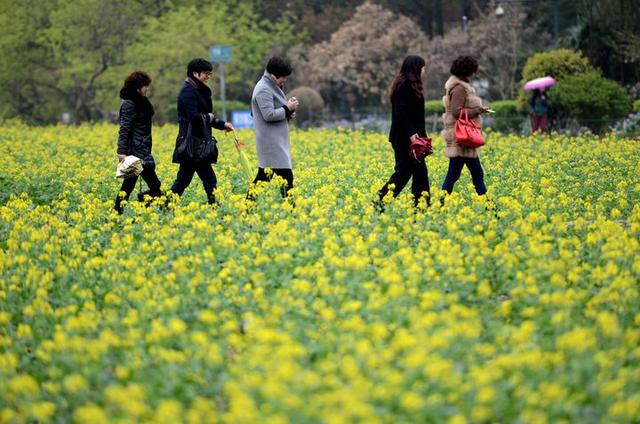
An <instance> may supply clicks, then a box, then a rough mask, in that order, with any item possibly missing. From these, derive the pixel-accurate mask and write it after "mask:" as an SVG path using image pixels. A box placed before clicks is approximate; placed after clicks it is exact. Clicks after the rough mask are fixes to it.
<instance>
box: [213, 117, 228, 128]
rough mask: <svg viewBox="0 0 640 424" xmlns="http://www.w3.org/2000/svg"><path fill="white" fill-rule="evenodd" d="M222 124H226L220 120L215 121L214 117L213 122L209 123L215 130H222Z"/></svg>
mask: <svg viewBox="0 0 640 424" xmlns="http://www.w3.org/2000/svg"><path fill="white" fill-rule="evenodd" d="M224 124H226V122H225V121H223V120H222V119H216V117H215V116H214V117H213V120H212V121H211V122H210V125H211V127H212V128H215V129H217V130H221V131H222V130H224Z"/></svg>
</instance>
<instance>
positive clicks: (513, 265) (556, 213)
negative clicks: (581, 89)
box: [0, 123, 640, 423]
mask: <svg viewBox="0 0 640 424" xmlns="http://www.w3.org/2000/svg"><path fill="white" fill-rule="evenodd" d="M154 132H155V133H154V154H155V157H156V162H157V163H158V168H157V169H158V174H159V176H160V179H161V180H162V183H163V188H165V189H166V188H168V187H169V186H170V184H171V182H172V180H173V178H174V177H175V172H176V165H174V164H172V163H171V152H172V149H173V146H174V141H175V133H176V128H175V127H174V126H164V127H160V128H157V129H154ZM116 134H117V127H116V126H113V125H108V124H99V125H83V126H79V127H65V126H53V127H43V128H34V127H28V126H24V125H22V124H19V123H6V124H4V125H3V126H1V127H0V149H1V151H2V153H3V155H2V166H1V168H0V422H2V423H32V422H43V423H46V422H77V423H107V422H145V423H146V422H149V423H152V422H153V423H161V422H167V423H180V422H183V423H210V422H219V423H257V422H268V423H313V422H318V423H321V422H323V423H344V422H366V423H397V422H407V423H409V422H412V423H413V422H434V423H435V422H438V423H439V422H450V423H483V422H522V423H547V422H549V423H558V422H576V423H595V422H613V423H622V422H638V421H640V297H639V280H640V204H639V202H638V200H639V199H640V144H638V140H620V139H617V138H616V137H614V136H609V137H604V138H596V137H591V136H590V137H581V138H569V137H566V136H561V135H554V136H544V137H543V136H540V137H530V138H522V137H517V136H506V135H500V134H495V133H493V134H492V133H488V145H487V146H486V147H485V148H483V149H482V153H481V156H482V160H483V163H484V167H485V171H486V175H487V183H488V187H489V196H488V199H490V200H489V201H487V199H485V198H482V197H477V196H476V195H475V194H473V193H474V190H473V188H472V187H471V181H470V177H469V176H468V175H467V174H465V175H463V177H462V179H461V180H460V182H459V183H458V185H457V186H456V192H455V193H454V194H453V195H452V196H451V197H449V198H448V199H447V201H446V203H445V204H444V206H440V203H439V202H438V201H437V199H438V198H439V197H440V196H441V195H442V192H440V191H439V190H438V189H437V188H436V187H439V185H440V184H441V183H442V180H443V178H444V174H445V172H446V166H447V161H446V159H445V158H444V157H443V156H442V150H443V141H442V139H440V138H439V137H436V139H435V149H436V154H434V155H433V156H430V157H429V158H428V159H427V162H428V167H429V174H430V180H431V185H432V187H433V189H432V195H433V198H434V199H435V200H436V201H435V202H434V204H433V205H432V206H431V207H429V208H421V209H418V210H417V211H415V210H414V209H413V207H412V201H411V199H410V197H409V194H408V193H405V194H403V195H401V196H400V197H399V198H398V199H396V200H395V201H392V202H390V203H389V204H388V205H387V207H386V210H385V213H384V214H380V213H378V212H376V210H375V208H374V206H373V205H372V203H371V201H372V200H373V199H374V198H375V193H376V191H377V190H378V189H379V187H380V186H381V185H382V184H383V183H384V181H385V179H386V178H387V177H388V176H389V174H390V172H391V170H392V167H393V157H392V151H391V148H390V146H389V145H388V143H387V142H386V135H384V134H375V133H363V132H355V131H348V130H308V131H295V130H294V131H293V132H292V146H293V158H294V167H295V169H294V172H295V177H296V179H295V185H296V188H295V189H294V191H293V193H292V196H291V199H290V200H286V201H283V200H282V199H281V198H280V193H279V190H278V186H277V184H278V183H277V182H276V181H274V182H272V183H271V184H268V185H266V186H264V187H261V188H260V191H261V193H260V195H259V196H258V200H257V202H256V203H255V204H253V205H252V204H247V203H246V201H245V195H246V190H247V181H246V175H245V174H244V173H243V169H242V167H241V164H240V162H239V160H238V155H237V153H236V152H235V151H234V146H233V141H232V140H231V137H225V136H224V135H221V134H220V135H219V145H220V160H219V164H218V165H216V167H215V169H216V172H217V175H218V180H219V187H218V191H217V198H218V199H219V206H218V207H217V208H211V207H209V206H208V205H206V204H205V203H206V201H205V200H206V199H205V195H204V193H203V191H202V188H201V186H200V184H199V181H197V180H196V181H194V183H193V184H192V185H191V187H190V188H189V189H188V190H187V192H186V193H185V195H184V196H183V198H181V199H179V200H178V201H177V202H173V203H170V204H169V206H168V207H165V206H164V205H160V204H156V205H152V206H150V207H145V206H144V205H142V204H140V203H138V202H133V201H132V202H130V203H129V204H128V205H127V206H126V208H125V214H124V215H122V216H118V215H117V214H115V213H114V212H113V211H112V206H113V199H114V197H115V195H116V191H117V189H118V188H119V183H120V181H119V180H116V179H115V178H114V171H115V164H116V163H115V161H116V159H115V141H116ZM252 137H253V134H252V133H251V132H241V133H240V138H241V139H242V140H243V141H245V142H247V147H248V148H247V154H248V156H249V159H250V160H251V161H252V162H253V163H255V162H256V158H255V152H254V151H253V144H252ZM136 191H137V189H136ZM407 192H408V190H407ZM132 198H135V193H134V196H132Z"/></svg>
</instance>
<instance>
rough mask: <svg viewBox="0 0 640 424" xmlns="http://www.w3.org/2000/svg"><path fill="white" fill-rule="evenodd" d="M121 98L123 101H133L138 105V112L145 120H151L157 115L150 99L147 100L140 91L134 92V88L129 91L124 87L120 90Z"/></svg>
mask: <svg viewBox="0 0 640 424" xmlns="http://www.w3.org/2000/svg"><path fill="white" fill-rule="evenodd" d="M120 98H121V99H123V100H133V102H134V103H135V104H136V110H137V111H138V113H139V114H140V115H142V116H144V117H145V118H151V117H152V116H153V114H154V113H155V110H154V109H153V105H152V104H151V102H150V101H149V99H147V97H146V96H143V95H142V94H140V93H138V90H134V89H132V88H129V89H127V88H125V87H123V88H122V89H121V90H120Z"/></svg>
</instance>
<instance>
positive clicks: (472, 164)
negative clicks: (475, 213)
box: [442, 157, 487, 196]
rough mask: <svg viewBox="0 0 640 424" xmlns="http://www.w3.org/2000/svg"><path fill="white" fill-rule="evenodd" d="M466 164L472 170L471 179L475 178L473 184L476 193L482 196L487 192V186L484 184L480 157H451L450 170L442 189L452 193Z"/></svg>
mask: <svg viewBox="0 0 640 424" xmlns="http://www.w3.org/2000/svg"><path fill="white" fill-rule="evenodd" d="M465 165H467V168H469V172H471V179H472V180H473V186H474V187H475V188H476V193H478V194H479V195H480V196H482V195H483V194H485V193H486V192H487V187H486V186H485V185H484V171H482V165H480V158H462V157H457V158H451V159H449V170H448V171H447V176H446V177H445V179H444V182H443V183H442V189H443V190H446V191H447V193H449V194H451V192H452V191H453V185H454V184H455V183H456V181H458V179H459V178H460V174H461V173H462V168H463V167H464V166H465Z"/></svg>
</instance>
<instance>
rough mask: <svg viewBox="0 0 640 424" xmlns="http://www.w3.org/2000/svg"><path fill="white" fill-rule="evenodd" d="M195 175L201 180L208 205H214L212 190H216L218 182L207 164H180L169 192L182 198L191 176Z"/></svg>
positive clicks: (211, 168) (214, 199)
mask: <svg viewBox="0 0 640 424" xmlns="http://www.w3.org/2000/svg"><path fill="white" fill-rule="evenodd" d="M196 173H197V174H198V177H200V179H201V180H202V186H203V187H204V192H205V193H206V194H207V201H208V202H209V204H213V203H215V202H216V198H215V196H214V194H213V190H214V189H215V188H216V185H217V183H218V180H217V179H216V174H215V172H213V167H212V166H211V164H209V163H201V164H191V163H181V164H180V168H179V169H178V175H177V176H176V180H175V181H174V183H173V185H172V186H171V191H172V192H174V193H175V194H177V195H178V196H182V193H184V191H185V189H186V188H187V187H189V184H191V180H192V179H193V174H196Z"/></svg>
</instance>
